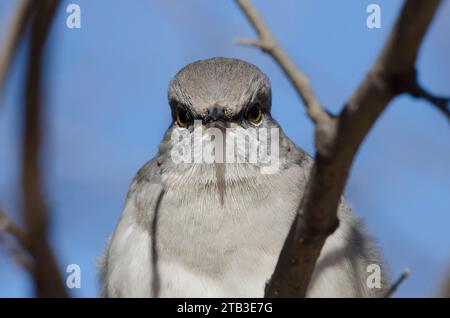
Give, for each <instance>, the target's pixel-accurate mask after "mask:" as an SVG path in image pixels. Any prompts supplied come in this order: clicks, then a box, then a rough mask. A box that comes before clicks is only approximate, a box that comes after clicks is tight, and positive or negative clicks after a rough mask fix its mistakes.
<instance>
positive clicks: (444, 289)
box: [440, 275, 450, 298]
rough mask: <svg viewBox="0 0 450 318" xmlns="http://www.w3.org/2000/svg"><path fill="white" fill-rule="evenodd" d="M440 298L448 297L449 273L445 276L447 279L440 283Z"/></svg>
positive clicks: (449, 292)
mask: <svg viewBox="0 0 450 318" xmlns="http://www.w3.org/2000/svg"><path fill="white" fill-rule="evenodd" d="M442 286H443V287H442V290H441V294H440V297H441V298H450V275H448V276H447V280H446V281H445V282H444V284H443V285H442Z"/></svg>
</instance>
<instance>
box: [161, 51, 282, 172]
mask: <svg viewBox="0 0 450 318" xmlns="http://www.w3.org/2000/svg"><path fill="white" fill-rule="evenodd" d="M168 97H169V104H170V107H171V111H172V119H173V122H172V124H171V127H170V128H169V130H168V133H167V134H166V139H165V141H164V142H163V145H164V146H165V147H163V148H165V150H166V151H165V153H168V152H170V154H171V158H172V160H173V161H175V162H183V163H188V164H189V165H188V167H191V164H194V165H195V164H199V163H201V164H207V165H208V164H214V166H215V167H216V168H217V166H216V164H217V163H219V164H220V163H227V164H228V163H233V164H234V163H247V164H251V166H253V167H261V166H262V165H264V164H263V163H262V162H263V161H264V160H265V161H267V158H268V156H269V155H268V152H267V151H266V150H267V149H271V147H272V148H273V146H274V145H276V146H277V147H278V135H277V136H276V138H275V137H274V138H272V139H270V138H271V136H272V135H271V134H272V133H273V129H276V130H277V129H279V126H278V124H277V123H276V122H275V121H274V120H273V119H272V117H271V115H270V108H271V86H270V82H269V79H268V78H267V76H266V75H265V74H264V73H263V72H261V70H259V68H257V67H256V66H254V65H252V64H250V63H247V62H244V61H241V60H238V59H229V58H212V59H207V60H202V61H197V62H194V63H192V64H189V65H187V66H186V67H184V68H183V69H181V70H180V71H179V72H178V73H177V74H176V75H175V76H174V78H173V79H172V80H171V82H170V84H169V90H168ZM198 128H200V129H198ZM199 130H201V132H199V133H198V131H199ZM180 137H183V138H180ZM263 137H264V138H263ZM181 139H182V140H181ZM275 139H276V140H275ZM270 140H275V141H276V143H275V141H274V142H271V141H270ZM269 144H270V145H269ZM211 146H212V147H211ZM186 149H188V150H189V151H187V152H186ZM272 150H273V149H272ZM180 152H181V153H182V160H180V158H181V157H180V156H179V153H180ZM269 152H270V150H269ZM273 153H274V155H275V154H277V153H278V149H276V152H275V151H273ZM208 155H209V157H208ZM271 155H272V154H271ZM165 157H167V156H165ZM199 158H200V159H199ZM269 159H273V158H269ZM276 159H277V160H278V158H276ZM272 161H273V160H272ZM196 166H198V165H196ZM202 166H205V165H202ZM233 167H234V168H236V169H239V170H241V169H247V168H248V165H247V167H244V168H243V167H242V165H241V166H239V167H236V165H233Z"/></svg>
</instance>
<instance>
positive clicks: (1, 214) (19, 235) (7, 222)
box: [0, 206, 28, 249]
mask: <svg viewBox="0 0 450 318" xmlns="http://www.w3.org/2000/svg"><path fill="white" fill-rule="evenodd" d="M1 232H6V233H8V234H10V235H11V236H12V237H14V238H15V239H16V240H17V242H18V243H19V244H20V245H22V247H23V248H25V249H26V248H27V244H28V243H27V239H26V234H25V232H24V231H23V230H22V229H21V228H20V227H19V226H18V225H17V224H15V223H14V222H13V221H12V220H11V219H10V218H9V217H8V216H7V214H6V213H5V211H4V210H3V208H2V207H1V206H0V233H1Z"/></svg>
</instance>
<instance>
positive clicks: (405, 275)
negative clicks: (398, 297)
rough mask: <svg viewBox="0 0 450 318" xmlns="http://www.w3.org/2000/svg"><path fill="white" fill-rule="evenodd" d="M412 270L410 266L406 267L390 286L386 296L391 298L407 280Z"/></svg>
mask: <svg viewBox="0 0 450 318" xmlns="http://www.w3.org/2000/svg"><path fill="white" fill-rule="evenodd" d="M410 273H411V271H410V270H409V268H405V270H404V271H403V273H402V274H401V275H400V277H399V278H398V279H397V280H396V281H395V283H393V284H392V285H391V287H389V289H388V291H387V292H386V294H385V295H384V298H390V297H392V295H393V294H394V293H395V292H396V291H397V289H398V287H399V286H400V285H401V284H402V283H403V282H404V281H405V279H407V278H408V276H409V274H410Z"/></svg>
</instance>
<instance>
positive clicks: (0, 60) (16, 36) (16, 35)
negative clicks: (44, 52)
mask: <svg viewBox="0 0 450 318" xmlns="http://www.w3.org/2000/svg"><path fill="white" fill-rule="evenodd" d="M35 4H36V1H31V0H21V1H20V3H19V5H18V6H17V10H16V13H15V15H14V17H13V19H12V22H11V26H10V27H9V29H8V30H9V31H8V33H7V34H6V39H5V44H4V46H3V48H2V50H1V52H0V91H1V90H2V88H3V85H4V84H5V81H6V77H7V75H8V70H9V68H10V65H11V64H12V63H11V62H12V59H13V56H14V53H15V51H16V49H17V47H18V46H19V42H20V40H21V38H22V37H23V34H24V33H25V29H26V26H27V24H28V22H29V21H30V18H31V16H32V13H33V11H34V7H35Z"/></svg>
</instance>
